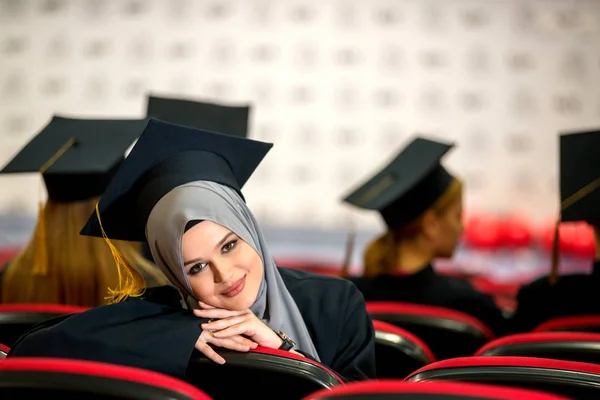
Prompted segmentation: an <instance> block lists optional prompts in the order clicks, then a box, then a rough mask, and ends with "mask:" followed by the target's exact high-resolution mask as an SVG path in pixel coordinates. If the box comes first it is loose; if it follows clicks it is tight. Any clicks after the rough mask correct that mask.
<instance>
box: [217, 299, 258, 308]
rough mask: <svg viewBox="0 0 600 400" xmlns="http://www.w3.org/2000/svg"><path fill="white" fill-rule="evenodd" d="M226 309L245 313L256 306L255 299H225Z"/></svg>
mask: <svg viewBox="0 0 600 400" xmlns="http://www.w3.org/2000/svg"><path fill="white" fill-rule="evenodd" d="M223 304H224V305H225V308H226V309H228V310H231V311H244V310H247V309H249V308H250V307H251V306H252V304H254V299H249V298H239V299H237V298H236V299H225V301H223Z"/></svg>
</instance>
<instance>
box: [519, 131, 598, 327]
mask: <svg viewBox="0 0 600 400" xmlns="http://www.w3.org/2000/svg"><path fill="white" fill-rule="evenodd" d="M559 147H560V200H561V204H560V210H561V211H560V218H559V221H558V222H557V225H556V230H555V237H554V246H553V255H552V256H553V257H552V266H551V271H550V274H549V275H547V276H543V277H540V278H538V279H536V280H535V281H533V282H531V283H529V284H528V285H525V286H523V287H522V288H521V289H520V290H519V293H518V295H517V310H516V312H515V315H514V317H513V329H514V330H515V331H517V332H527V331H530V330H532V329H534V328H535V327H536V326H537V325H539V324H541V323H542V322H544V321H547V320H549V319H552V318H557V317H564V316H571V315H594V314H595V315H600V303H598V299H597V294H598V292H597V291H598V290H600V158H598V149H600V131H598V130H595V131H585V132H574V133H567V134H563V135H560V137H559ZM576 221H583V222H587V223H588V224H590V226H591V227H592V228H593V230H594V236H595V239H596V240H595V241H596V257H595V260H594V265H593V269H592V273H591V274H590V275H585V274H572V275H568V276H559V259H560V252H559V250H560V249H559V244H560V237H559V230H558V228H559V224H560V222H576Z"/></svg>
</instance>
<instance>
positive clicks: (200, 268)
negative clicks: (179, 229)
mask: <svg viewBox="0 0 600 400" xmlns="http://www.w3.org/2000/svg"><path fill="white" fill-rule="evenodd" d="M181 251H182V255H183V262H184V266H185V272H186V273H187V275H188V279H189V280H190V284H191V286H192V291H193V293H194V296H195V297H196V298H197V299H198V300H200V301H202V302H204V303H206V304H208V305H210V306H213V307H216V308H224V309H227V310H246V309H248V308H250V306H251V305H252V304H253V303H254V301H255V300H256V296H257V295H258V289H259V288H260V284H261V281H262V278H263V263H262V260H261V258H260V256H259V255H258V253H257V252H256V250H254V248H253V247H252V246H250V245H249V244H248V243H246V242H244V241H243V240H242V239H240V238H239V237H238V236H237V235H236V234H235V233H233V232H231V231H230V230H229V229H227V228H225V227H223V226H221V225H218V224H216V223H214V222H211V221H202V222H200V223H199V224H196V225H195V226H194V227H192V228H191V229H189V230H188V231H187V232H185V234H184V235H183V240H182V245H181Z"/></svg>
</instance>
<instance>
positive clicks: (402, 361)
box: [373, 320, 435, 378]
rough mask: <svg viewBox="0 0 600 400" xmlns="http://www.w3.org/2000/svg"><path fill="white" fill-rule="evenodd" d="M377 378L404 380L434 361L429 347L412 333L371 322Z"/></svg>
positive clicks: (390, 325)
mask: <svg viewBox="0 0 600 400" xmlns="http://www.w3.org/2000/svg"><path fill="white" fill-rule="evenodd" d="M373 327H374V328H375V360H376V361H377V377H378V378H404V377H406V376H407V375H408V374H409V373H411V372H412V371H414V370H416V369H419V368H421V367H423V366H425V365H427V364H430V363H432V362H434V361H435V357H434V355H433V353H432V352H431V350H430V349H429V347H428V346H427V345H426V344H425V342H423V341H422V340H421V339H419V338H418V337H417V336H415V335H413V334H412V333H410V332H408V331H406V330H404V329H402V328H398V327H397V326H396V325H392V324H388V323H387V322H383V321H377V320H374V321H373Z"/></svg>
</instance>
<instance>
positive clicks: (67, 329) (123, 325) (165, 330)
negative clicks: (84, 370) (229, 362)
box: [9, 299, 203, 378]
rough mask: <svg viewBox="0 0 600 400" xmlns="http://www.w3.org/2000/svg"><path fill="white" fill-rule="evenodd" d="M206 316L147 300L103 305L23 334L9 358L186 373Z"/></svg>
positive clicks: (180, 375)
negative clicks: (73, 360) (65, 360)
mask: <svg viewBox="0 0 600 400" xmlns="http://www.w3.org/2000/svg"><path fill="white" fill-rule="evenodd" d="M202 322H203V320H202V319H200V318H197V317H195V316H194V315H193V314H189V313H187V312H186V311H184V310H181V309H174V308H170V307H166V306H164V305H160V304H156V303H152V302H149V301H144V300H139V299H138V300H131V301H126V302H123V303H119V304H114V305H107V306H101V307H97V308H94V309H91V310H89V311H86V312H83V313H81V314H75V315H73V316H71V317H69V318H66V319H64V320H62V321H60V322H58V323H57V324H55V325H53V326H47V327H42V328H40V329H34V330H32V331H30V332H28V333H27V334H26V335H24V336H22V337H21V338H20V339H19V341H18V342H17V343H16V344H15V346H14V347H13V349H11V352H10V354H9V356H10V357H59V358H76V359H83V360H90V361H99V362H107V363H113V364H119V365H125V366H131V367H137V368H144V369H149V370H153V371H157V372H162V373H165V374H168V375H172V376H175V377H179V378H183V377H185V372H186V369H187V366H188V363H189V360H190V356H191V354H192V351H193V350H194V345H195V343H196V341H197V339H198V337H199V336H200V333H201V329H200V323H202Z"/></svg>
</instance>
